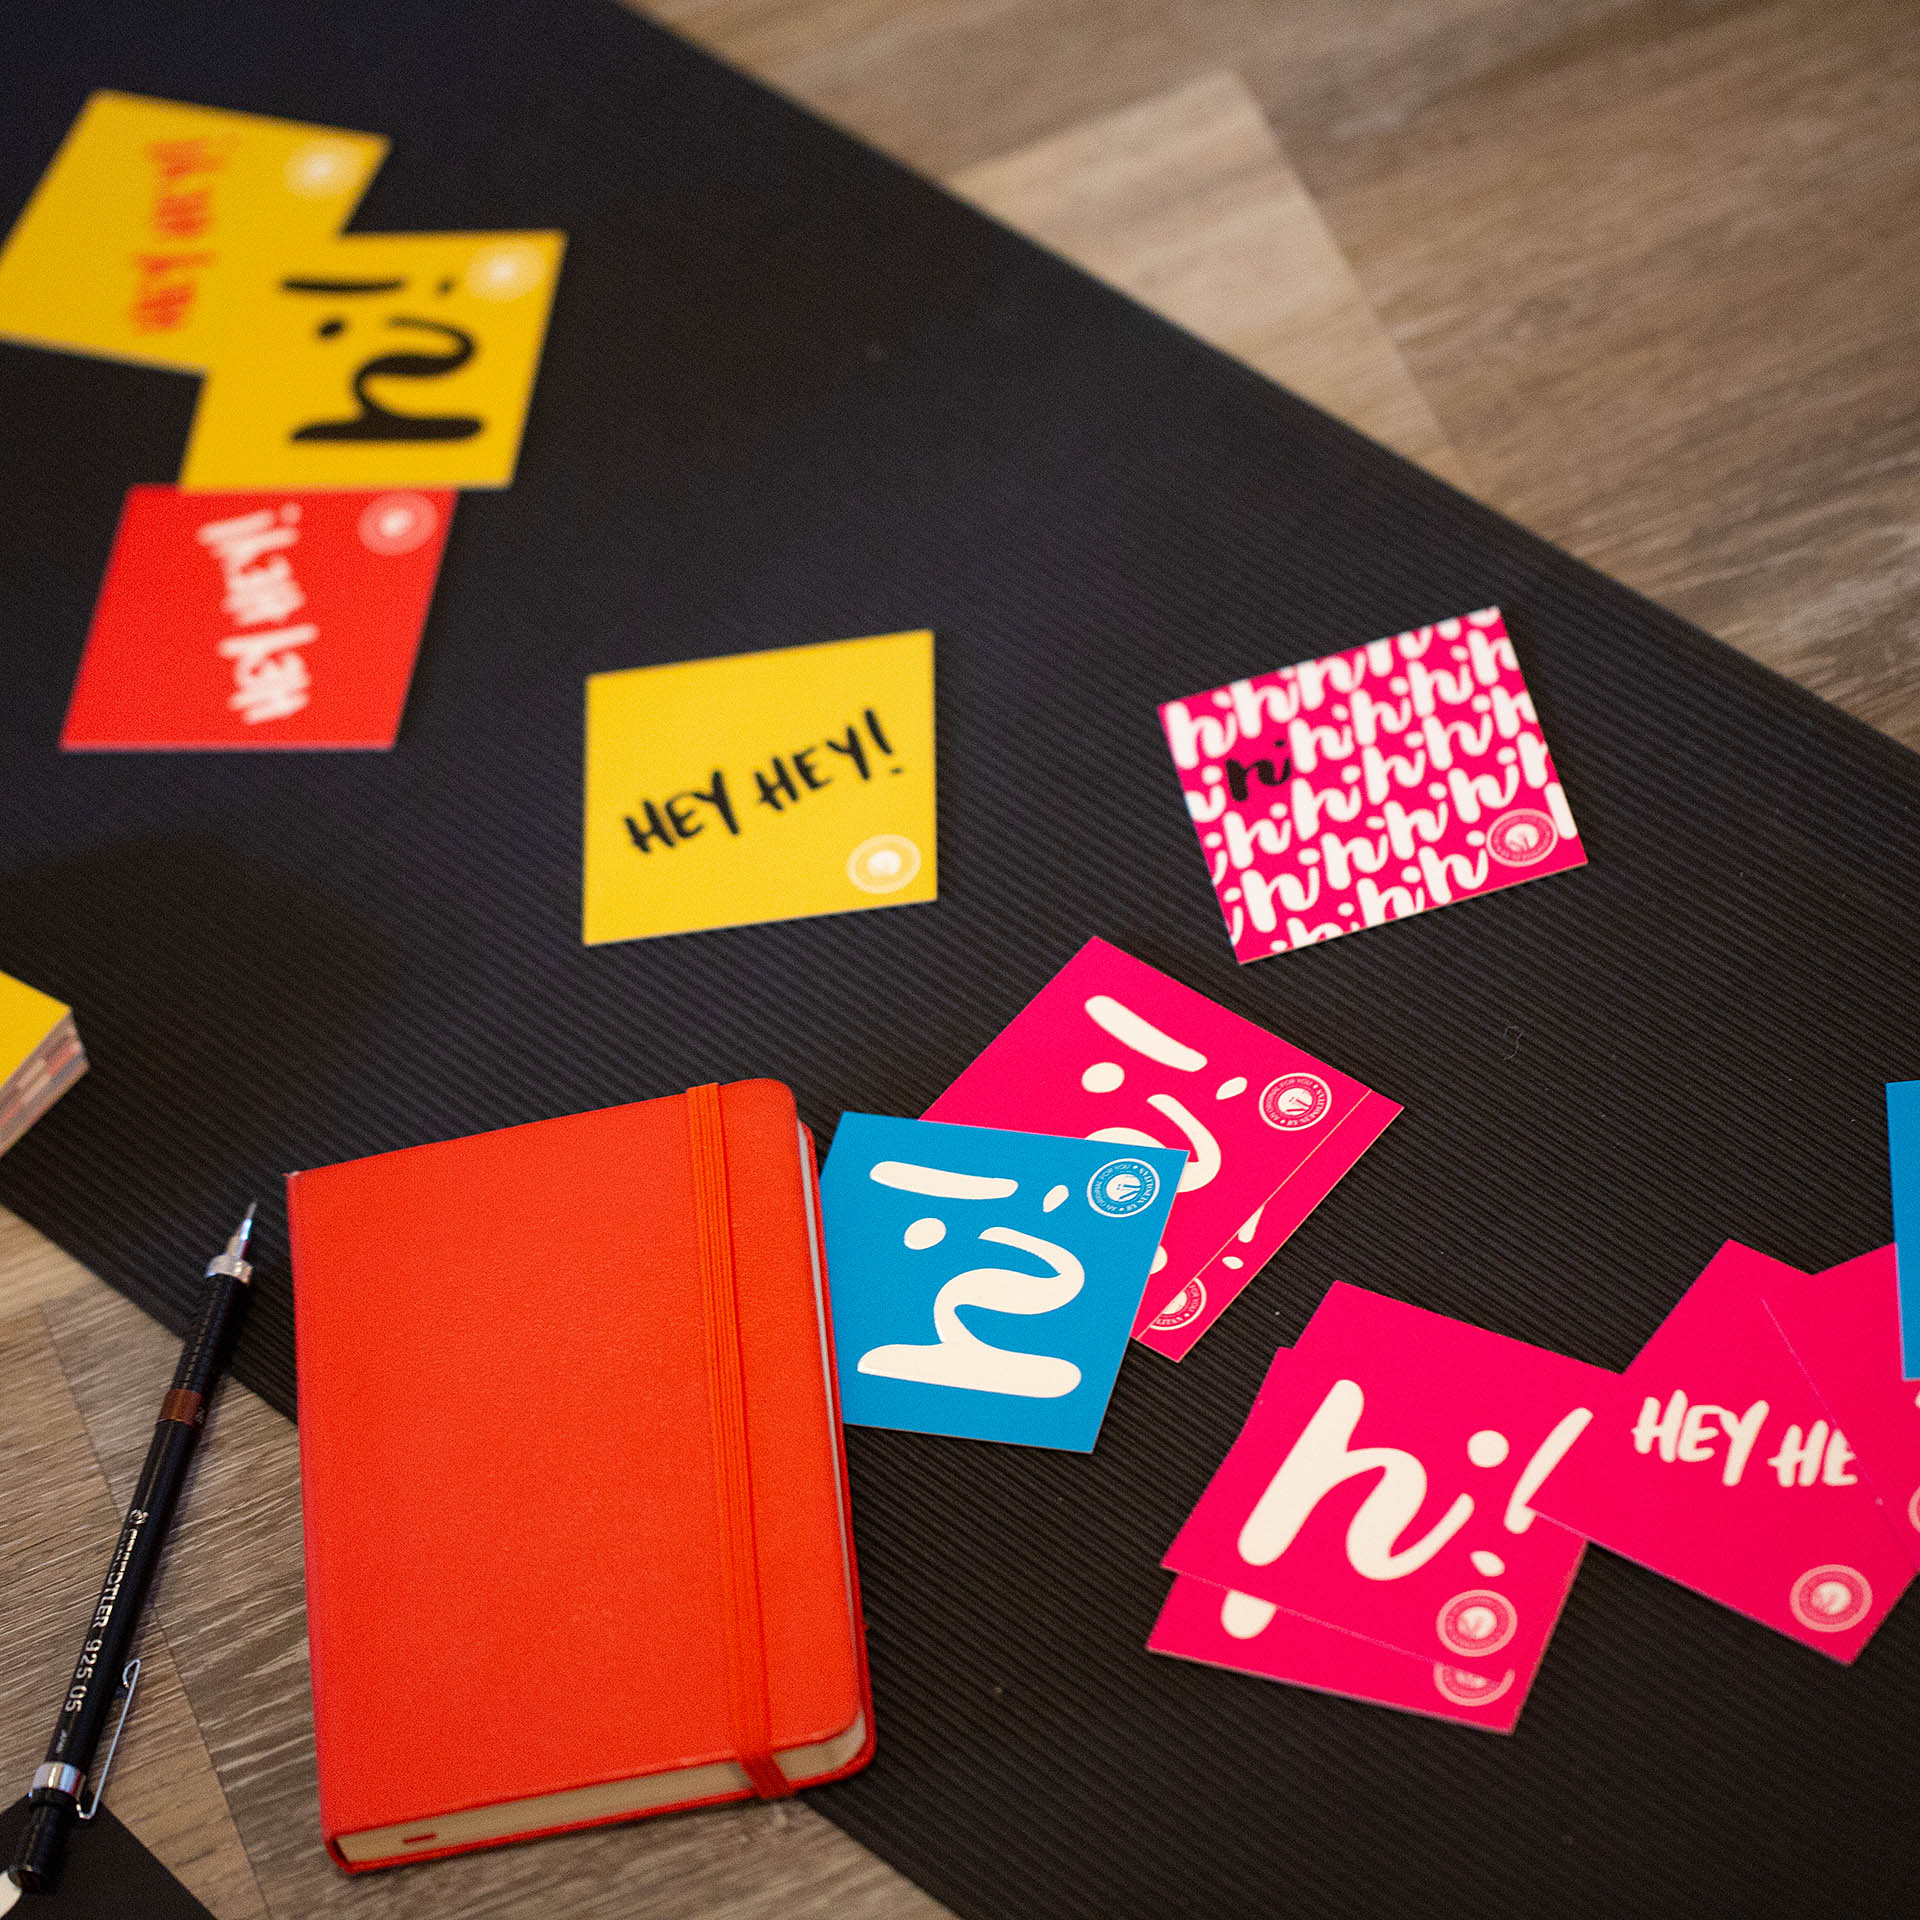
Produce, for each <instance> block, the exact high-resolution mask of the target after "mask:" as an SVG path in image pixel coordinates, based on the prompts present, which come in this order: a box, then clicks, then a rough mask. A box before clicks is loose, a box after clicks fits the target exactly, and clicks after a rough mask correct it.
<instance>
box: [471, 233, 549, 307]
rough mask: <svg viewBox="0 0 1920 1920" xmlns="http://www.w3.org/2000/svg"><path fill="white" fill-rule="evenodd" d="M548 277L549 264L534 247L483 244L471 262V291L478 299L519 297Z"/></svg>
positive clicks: (515, 298) (510, 298)
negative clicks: (485, 245) (547, 265)
mask: <svg viewBox="0 0 1920 1920" xmlns="http://www.w3.org/2000/svg"><path fill="white" fill-rule="evenodd" d="M545 277H546V267H545V264H544V262H543V261H542V260H541V258H540V254H539V250H538V249H537V248H534V247H523V246H515V245H512V244H508V245H505V246H497V247H482V248H481V249H480V251H479V252H478V253H476V254H475V255H474V256H473V258H472V259H471V260H470V261H469V262H468V263H467V291H468V292H469V293H470V294H472V295H473V296H474V297H475V299H478V300H518V299H519V298H520V296H521V295H522V294H523V293H531V292H532V291H533V289H534V288H535V287H537V286H538V285H539V284H540V282H541V281H542V280H543V279H544V278H545Z"/></svg>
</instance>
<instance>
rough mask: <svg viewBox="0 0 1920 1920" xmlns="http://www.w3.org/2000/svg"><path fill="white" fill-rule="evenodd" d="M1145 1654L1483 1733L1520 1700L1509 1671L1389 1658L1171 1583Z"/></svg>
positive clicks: (1191, 1584)
mask: <svg viewBox="0 0 1920 1920" xmlns="http://www.w3.org/2000/svg"><path fill="white" fill-rule="evenodd" d="M1147 1651H1148V1652H1149V1653H1167V1654H1172V1655H1173V1656H1174V1657H1175V1658H1176V1659H1180V1660H1197V1661H1200V1662H1201V1663H1202V1664H1204V1665H1206V1666H1210V1667H1225V1668H1227V1669H1229V1670H1230V1671H1231V1672H1234V1673H1247V1674H1253V1675H1255V1676H1256V1677H1258V1678H1259V1679H1262V1680H1279V1681H1282V1682H1284V1683H1285V1684H1287V1685H1288V1686H1294V1687H1307V1688H1310V1689H1311V1690H1312V1691H1314V1692H1316V1693H1337V1694H1342V1695H1345V1696H1346V1697H1347V1698H1348V1699H1352V1700H1366V1701H1369V1702H1371V1703H1372V1704H1374V1705H1375V1706H1382V1707H1399V1708H1401V1709H1402V1710H1403V1711H1405V1712H1407V1713H1427V1714H1433V1715H1435V1716H1436V1717H1438V1718H1439V1719H1442V1720H1458V1721H1459V1722H1460V1723H1461V1724H1462V1725H1463V1726H1469V1727H1484V1728H1486V1729H1487V1730H1488V1732H1490V1733H1511V1732H1512V1731H1513V1727H1514V1722H1515V1721H1516V1720H1518V1719H1519V1718H1520V1709H1521V1707H1522V1705H1524V1704H1525V1701H1526V1697H1527V1696H1526V1690H1525V1688H1523V1687H1522V1686H1521V1685H1520V1683H1519V1680H1518V1679H1517V1677H1516V1676H1515V1674H1514V1672H1513V1669H1512V1668H1510V1667H1509V1668H1507V1669H1505V1670H1504V1671H1503V1672H1501V1673H1498V1674H1492V1673H1482V1672H1478V1671H1476V1670H1475V1669H1472V1668H1469V1667H1456V1666H1451V1665H1449V1664H1447V1663H1446V1662H1445V1661H1440V1660H1423V1659H1419V1658H1417V1657H1416V1656H1415V1655H1413V1654H1410V1653H1396V1652H1395V1651H1394V1650H1393V1648H1391V1647H1383V1646H1381V1644H1380V1643H1379V1642H1378V1641H1377V1640H1363V1639H1361V1637H1360V1636H1359V1635H1358V1634H1357V1633H1342V1632H1341V1631H1340V1629H1339V1628H1338V1627H1329V1626H1323V1625H1322V1624H1321V1623H1320V1622H1319V1621H1317V1620H1309V1619H1307V1618H1306V1616H1305V1615H1304V1614H1298V1613H1288V1612H1287V1611H1286V1610H1285V1609H1284V1608H1280V1607H1275V1606H1273V1605H1271V1604H1270V1603H1269V1602H1267V1601H1265V1600H1256V1599H1254V1598H1253V1596H1252V1595H1251V1594H1246V1593H1234V1592H1231V1591H1229V1590H1228V1589H1227V1588H1225V1587H1215V1586H1209V1585H1208V1584H1207V1582H1206V1581H1204V1580H1191V1579H1188V1578H1187V1577H1186V1576H1185V1575H1184V1574H1183V1575H1181V1576H1179V1577H1178V1578H1176V1579H1175V1581H1174V1583H1173V1591H1172V1592H1171V1593H1169V1594H1168V1595H1167V1602H1166V1605H1165V1606H1163V1607H1162V1608H1161V1609H1160V1617H1159V1619H1157V1620H1156V1621H1155V1622H1154V1623H1153V1632H1152V1633H1151V1634H1149V1635H1148V1636H1147Z"/></svg>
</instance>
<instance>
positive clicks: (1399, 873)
mask: <svg viewBox="0 0 1920 1920" xmlns="http://www.w3.org/2000/svg"><path fill="white" fill-rule="evenodd" d="M1160 721H1161V724H1162V726H1163V727H1165V729H1166V734H1167V744H1168V746H1169V747H1170V748H1171V750H1172V752H1173V762H1174V766H1175V767H1176V769H1177V770H1178V772H1179V776H1180V784H1181V787H1182V789H1183V790H1184V792H1185V794H1186V801H1187V811H1188V812H1189V813H1190V814H1191V815H1192V816H1193V821H1194V825H1195V828H1196V830H1197V831H1198V833H1199V835H1200V845H1201V849H1202V851H1203V852H1204V854H1205V856H1206V861H1207V871H1208V874H1209V876H1210V877H1211V879H1212V881H1213V886H1214V891H1215V892H1216V893H1217V894H1218V895H1219V897H1220V909H1221V912H1222V913H1223V914H1224V915H1225V917H1226V922H1227V932H1228V937H1229V938H1230V939H1231V940H1232V942H1233V951H1234V957H1235V958H1236V959H1238V960H1239V961H1241V962H1242V963H1244V962H1246V961H1249V960H1260V959H1264V958H1265V957H1266V956H1267V955H1268V954H1272V953H1284V952H1286V951H1287V950H1288V949H1289V948H1290V947H1304V946H1309V945H1311V944H1312V943H1313V942H1315V941H1317V940H1331V939H1333V938H1335V937H1336V936H1337V935H1339V934H1343V933H1352V932H1355V931H1357V930H1358V929H1359V928H1362V927H1377V926H1380V925H1381V924H1383V923H1384V922H1386V921H1388V920H1404V919H1406V918H1407V917H1408V916H1409V915H1411V914H1416V913H1424V912H1426V911H1427V910H1428V909H1429V908H1431V907H1444V906H1447V905H1448V904H1450V903H1451V902H1452V901H1455V900H1460V899H1464V898H1467V897H1468V896H1470V895H1473V894H1480V893H1492V892H1494V891H1495V890H1496V889H1498V888H1500V887H1510V886H1513V885H1515V884H1517V883H1518V882H1519V881H1522V880H1535V879H1538V878H1540V877H1541V876H1542V875H1543V874H1549V873H1559V872H1562V871H1564V870H1565V869H1566V868H1568V867H1578V866H1584V865H1585V864H1586V855H1585V853H1584V852H1583V851H1582V850H1581V846H1580V839H1579V833H1578V830H1577V829H1576V828H1575V826H1574V824H1573V814H1572V811H1571V809H1570V808H1569V807H1568V805H1567V801H1566V796H1565V795H1564V794H1563V793H1562V792H1561V790H1560V782H1559V778H1558V776H1557V775H1556V774H1555V772H1554V766H1553V756H1552V755H1551V754H1550V753H1549V752H1548V751H1547V743H1546V740H1545V738H1544V736H1543V735H1542V734H1541V731H1540V722H1539V716H1538V715H1537V714H1536V713H1535V712H1534V708H1533V700H1532V697H1531V696H1530V695H1529V694H1528V692H1527V684H1526V681H1525V680H1524V679H1522V677H1521V674H1520V663H1519V661H1518V659H1517V658H1516V657H1515V655H1514V651H1513V643H1512V641H1511V640H1509V639H1508V637H1507V629H1506V624H1505V622H1504V621H1503V620H1502V619H1501V617H1500V611H1499V609H1498V608H1497V607H1488V608H1485V609H1483V610H1482V611H1480V612H1478V613H1470V614H1468V615H1467V616H1466V617H1465V618H1464V619H1459V620H1442V621H1440V622H1439V623H1438V625H1436V626H1430V627H1419V628H1416V629H1413V630H1410V631H1408V632H1406V633H1400V634H1395V635H1394V636H1393V637H1392V638H1391V639H1386V640H1375V641H1373V642H1371V643H1370V644H1369V645H1367V646H1364V647H1356V648H1354V649H1353V650H1352V651H1351V652H1349V653H1336V654H1329V655H1327V656H1326V657H1325V658H1324V659H1320V660H1308V661H1304V662H1302V663H1301V664H1300V665H1298V666H1293V667H1282V668H1281V669H1280V670H1279V671H1278V672H1276V673H1265V674H1261V675H1259V676H1258V677H1257V678H1255V679H1251V680H1235V681H1233V682H1231V683H1230V684H1229V685H1227V686H1224V687H1216V688H1214V689H1213V690H1212V691H1211V692H1208V693H1200V694H1194V695H1191V696H1190V697H1188V698H1187V699H1184V700H1170V701H1168V702H1167V704H1166V705H1165V706H1163V707H1162V708H1161V709H1160Z"/></svg>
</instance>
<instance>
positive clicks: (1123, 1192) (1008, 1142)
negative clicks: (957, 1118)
mask: <svg viewBox="0 0 1920 1920" xmlns="http://www.w3.org/2000/svg"><path fill="white" fill-rule="evenodd" d="M1186 1164H1187V1156H1186V1155H1185V1154H1184V1153H1180V1152H1175V1151H1174V1150H1173V1149H1171V1148H1168V1147H1157V1146H1135V1145H1133V1144H1131V1143H1119V1144H1116V1143H1115V1142H1113V1141H1111V1140H1078V1139H1066V1138H1062V1137H1059V1136H1057V1135H1054V1134H1045V1133H1012V1132H1003V1131H1001V1130H1000V1129H998V1128H994V1127H954V1126H947V1125H945V1124H943V1123H942V1122H939V1121H934V1120H894V1119H888V1118H885V1117H883V1116H881V1115H878V1114H871V1113H849V1114H846V1115H844V1116H843V1117H842V1118H841V1121H840V1125H839V1128H838V1129H837V1131H836V1132H835V1134H834V1136H833V1151H832V1153H831V1154H830V1155H829V1156H828V1157H827V1164H826V1170H825V1171H824V1172H823V1173H822V1174H821V1176H820V1194H821V1203H822V1213H823V1215H824V1224H825V1228H826V1239H827V1275H828V1280H829V1284H830V1286H831V1288H832V1293H833V1339H834V1347H835V1350H836V1352H837V1354H838V1357H839V1366H840V1406H841V1411H842V1413H843V1414H844V1416H845V1417H846V1419H847V1420H848V1421H849V1422H850V1423H851V1424H852V1425H854V1426H861V1427H898V1428H905V1429H908V1430H910V1431H912V1432H915V1433H950V1434H957V1435H959V1436H960V1437H961V1438H963V1439H969V1440H1003V1441H1011V1442H1014V1443H1016V1444H1018V1445H1022V1446H1029V1447H1062V1448H1066V1449H1068V1450H1070V1451H1073V1452H1078V1453H1087V1452H1090V1451H1091V1450H1092V1447H1093V1443H1094V1440H1095V1439H1096V1438H1097V1437H1098V1435H1099V1432H1100V1422H1101V1420H1102V1419H1103V1418H1104V1417H1105V1415H1106V1411H1107V1399H1108V1396H1109V1395H1110V1394H1111V1393H1112V1392H1113V1382H1114V1377H1115V1375H1116V1374H1118V1373H1119V1371H1120V1360H1121V1356H1122V1355H1123V1354H1124V1353H1125V1351H1126V1347H1127V1340H1128V1336H1129V1335H1130V1334H1131V1332H1132V1330H1133V1317H1134V1314H1135V1313H1136V1311H1137V1310H1138V1309H1139V1305H1140V1296H1141V1294H1142V1293H1143V1292H1144V1290H1145V1288H1146V1283H1147V1275H1148V1272H1149V1271H1150V1270H1151V1268H1152V1265H1153V1259H1154V1254H1155V1251H1156V1250H1157V1248H1158V1247H1159V1244H1160V1235H1161V1232H1162V1230H1163V1229H1164V1228H1165V1226H1166V1220H1167V1211H1168V1209H1169V1208H1170V1207H1171V1206H1172V1205H1173V1196H1174V1190H1175V1188H1176V1187H1177V1186H1178V1185H1179V1181H1180V1176H1181V1173H1182V1172H1183V1171H1184V1169H1185V1167H1186Z"/></svg>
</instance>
